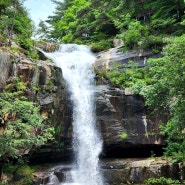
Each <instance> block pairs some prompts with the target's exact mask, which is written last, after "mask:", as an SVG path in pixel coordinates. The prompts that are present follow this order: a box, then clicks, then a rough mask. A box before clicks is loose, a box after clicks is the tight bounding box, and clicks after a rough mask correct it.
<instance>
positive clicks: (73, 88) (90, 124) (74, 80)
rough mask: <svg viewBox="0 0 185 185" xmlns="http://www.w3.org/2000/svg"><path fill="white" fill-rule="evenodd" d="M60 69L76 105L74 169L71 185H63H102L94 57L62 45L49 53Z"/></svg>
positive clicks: (74, 117) (74, 47)
mask: <svg viewBox="0 0 185 185" xmlns="http://www.w3.org/2000/svg"><path fill="white" fill-rule="evenodd" d="M46 56H48V57H49V58H51V59H52V60H54V62H55V63H56V64H57V65H58V66H59V67H61V69H62V72H63V77H64V79H65V80H66V83H67V86H68V90H69V92H70V94H71V101H72V103H73V150H74V154H75V162H74V165H73V166H74V167H73V168H72V170H71V176H72V182H64V183H62V184H63V185H69V184H71V185H72V184H73V185H103V179H102V175H101V171H100V168H99V155H100V152H101V149H102V141H101V139H100V136H99V132H98V130H97V128H96V115H95V104H94V92H95V85H94V73H93V69H92V65H93V63H94V61H95V57H94V56H93V55H92V53H91V52H90V50H89V48H88V47H86V46H82V45H80V46H79V45H75V44H68V45H61V46H60V48H59V49H58V50H57V51H56V52H54V53H48V54H46Z"/></svg>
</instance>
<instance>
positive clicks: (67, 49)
mask: <svg viewBox="0 0 185 185" xmlns="http://www.w3.org/2000/svg"><path fill="white" fill-rule="evenodd" d="M57 51H58V52H62V53H71V52H74V51H84V52H90V48H89V47H88V46H86V45H77V44H61V45H60V46H59V48H58V50H57Z"/></svg>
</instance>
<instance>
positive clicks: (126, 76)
mask: <svg viewBox="0 0 185 185" xmlns="http://www.w3.org/2000/svg"><path fill="white" fill-rule="evenodd" d="M147 71H148V68H147V67H144V68H139V67H137V64H135V63H133V62H129V63H128V64H125V65H113V67H112V69H110V71H108V72H107V73H106V74H105V75H106V77H107V78H108V79H109V81H110V82H111V83H112V85H114V86H115V85H116V86H118V87H121V88H123V89H124V88H127V87H133V86H134V85H135V84H138V83H139V84H146V83H149V81H150V78H149V77H148V74H147Z"/></svg>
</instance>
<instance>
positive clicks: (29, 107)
mask: <svg viewBox="0 0 185 185" xmlns="http://www.w3.org/2000/svg"><path fill="white" fill-rule="evenodd" d="M25 90H26V86H25V84H24V83H23V82H20V81H19V79H18V78H15V79H14V81H13V83H11V84H9V85H7V86H6V88H5V90H4V91H3V92H2V93H1V94H0V179H1V177H2V173H3V167H4V165H5V164H6V162H7V159H8V158H11V159H15V160H17V161H18V163H19V165H18V167H17V168H16V169H15V171H14V174H16V172H17V170H18V168H19V167H20V166H22V165H24V164H25V163H26V162H28V159H29V157H30V155H31V154H32V152H33V151H34V150H35V149H36V148H38V147H39V146H41V145H43V144H44V143H46V142H47V141H48V140H52V139H53V133H54V128H53V127H52V126H51V125H49V124H48V123H47V119H46V118H44V117H43V116H41V115H40V109H39V107H38V106H37V105H36V104H35V103H33V102H30V101H28V100H27V98H26V97H25V96H24V94H25Z"/></svg>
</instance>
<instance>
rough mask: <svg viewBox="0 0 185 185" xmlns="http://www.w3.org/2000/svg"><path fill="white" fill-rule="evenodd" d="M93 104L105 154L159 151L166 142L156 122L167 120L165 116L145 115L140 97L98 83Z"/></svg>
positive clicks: (124, 155) (115, 155)
mask: <svg viewBox="0 0 185 185" xmlns="http://www.w3.org/2000/svg"><path fill="white" fill-rule="evenodd" d="M96 107H97V112H96V114H97V124H98V127H99V129H100V132H101V135H102V138H103V142H104V153H103V154H104V155H105V156H108V157H139V156H142V157H144V156H145V157H146V156H150V155H151V152H154V153H156V154H158V155H160V154H161V152H162V151H161V148H162V147H163V146H164V144H165V143H164V139H163V138H162V137H161V136H160V134H159V121H162V122H165V121H166V120H165V117H164V116H160V115H155V116H153V117H151V116H150V115H148V114H147V112H146V109H145V107H144V100H143V98H142V97H140V96H137V95H125V91H124V90H120V89H118V88H111V87H109V86H105V85H100V86H97V99H96ZM138 149H139V150H138Z"/></svg>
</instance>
